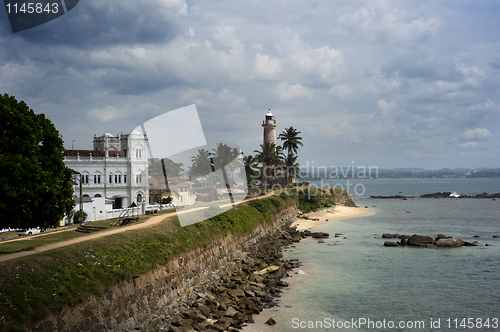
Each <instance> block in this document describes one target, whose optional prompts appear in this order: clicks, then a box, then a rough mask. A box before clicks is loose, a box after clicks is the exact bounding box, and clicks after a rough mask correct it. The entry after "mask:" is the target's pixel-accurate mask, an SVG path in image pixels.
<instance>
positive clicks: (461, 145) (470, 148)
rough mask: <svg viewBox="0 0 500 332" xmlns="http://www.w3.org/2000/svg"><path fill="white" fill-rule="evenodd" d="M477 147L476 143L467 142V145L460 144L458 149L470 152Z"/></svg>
mask: <svg viewBox="0 0 500 332" xmlns="http://www.w3.org/2000/svg"><path fill="white" fill-rule="evenodd" d="M478 146H479V143H478V142H467V143H462V144H460V148H462V149H464V150H472V149H475V148H477V147H478Z"/></svg>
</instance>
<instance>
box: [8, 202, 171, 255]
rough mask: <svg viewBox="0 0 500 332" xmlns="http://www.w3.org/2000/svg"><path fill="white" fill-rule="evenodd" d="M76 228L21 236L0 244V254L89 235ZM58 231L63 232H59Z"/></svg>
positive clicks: (105, 222)
mask: <svg viewBox="0 0 500 332" xmlns="http://www.w3.org/2000/svg"><path fill="white" fill-rule="evenodd" d="M171 212H175V210H174V209H169V210H163V211H160V212H158V213H155V214H152V215H140V216H139V220H138V221H137V222H136V223H143V222H145V221H146V220H147V219H149V218H151V217H153V216H157V215H163V214H167V213H171ZM113 221H114V220H101V221H94V222H90V223H86V225H89V226H101V227H109V226H110V225H111V223H113ZM76 227H78V225H71V226H64V227H61V228H56V229H48V230H47V232H46V233H42V234H36V235H30V236H23V237H20V238H19V239H15V241H6V242H0V254H8V253H13V252H18V251H24V250H33V249H34V248H36V247H39V246H43V245H46V244H50V243H54V242H61V241H66V240H71V239H74V238H79V237H85V236H88V235H90V234H88V233H79V232H75V231H74V229H76ZM60 230H63V231H62V232H61V231H60ZM57 231H59V232H57Z"/></svg>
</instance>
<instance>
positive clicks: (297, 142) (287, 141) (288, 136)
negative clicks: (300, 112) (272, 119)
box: [278, 127, 304, 155]
mask: <svg viewBox="0 0 500 332" xmlns="http://www.w3.org/2000/svg"><path fill="white" fill-rule="evenodd" d="M299 134H300V131H297V129H295V128H294V127H290V128H285V130H284V131H283V132H282V133H281V134H280V135H279V136H278V139H280V140H281V141H283V149H285V150H288V154H289V155H290V154H292V153H295V154H297V151H298V150H299V146H301V147H302V146H304V144H302V142H301V141H302V137H300V136H298V135H299Z"/></svg>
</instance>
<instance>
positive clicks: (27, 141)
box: [0, 94, 74, 228]
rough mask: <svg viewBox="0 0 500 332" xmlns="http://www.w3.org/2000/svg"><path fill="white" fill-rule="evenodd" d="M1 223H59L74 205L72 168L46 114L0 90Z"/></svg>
mask: <svg viewBox="0 0 500 332" xmlns="http://www.w3.org/2000/svg"><path fill="white" fill-rule="evenodd" d="M0 116H1V119H2V121H0V141H1V142H2V144H0V188H1V190H0V228H6V227H11V228H33V227H49V226H56V225H57V224H58V222H59V220H61V219H62V218H63V216H64V215H65V214H69V213H70V212H71V210H72V208H73V205H74V201H73V187H72V184H71V180H72V175H73V171H72V170H71V169H69V168H67V167H66V166H65V165H64V146H63V140H62V139H61V137H60V135H59V132H58V131H57V130H56V128H55V127H54V125H53V124H52V122H51V121H50V120H49V119H47V118H46V117H45V115H44V114H35V112H34V111H33V110H32V109H30V108H29V107H28V105H26V103H24V102H23V101H21V102H18V101H17V100H16V98H14V97H13V96H9V95H8V94H4V95H3V96H2V95H0Z"/></svg>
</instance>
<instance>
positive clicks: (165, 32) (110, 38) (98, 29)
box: [2, 0, 182, 48]
mask: <svg viewBox="0 0 500 332" xmlns="http://www.w3.org/2000/svg"><path fill="white" fill-rule="evenodd" d="M179 10H182V7H181V8H179V6H165V5H163V4H162V2H161V1H130V0H129V1H100V0H88V1H80V3H79V4H78V6H76V7H75V8H74V9H73V10H72V11H70V12H68V13H67V14H66V15H64V16H62V17H60V18H58V19H56V20H54V21H51V22H49V23H46V24H44V25H41V26H39V27H37V28H34V29H33V28H32V29H28V30H26V31H22V32H19V33H18V34H16V37H20V38H23V39H24V40H26V41H27V42H28V43H33V44H40V45H43V46H45V47H51V46H57V45H64V46H70V47H76V48H87V47H92V48H94V47H100V46H112V45H114V44H123V43H126V44H133V43H140V44H157V43H164V42H167V41H169V40H172V39H173V38H174V37H175V35H176V34H177V32H178V24H179V18H178V16H179V15H178V14H179ZM2 28H4V29H5V22H3V24H2Z"/></svg>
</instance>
